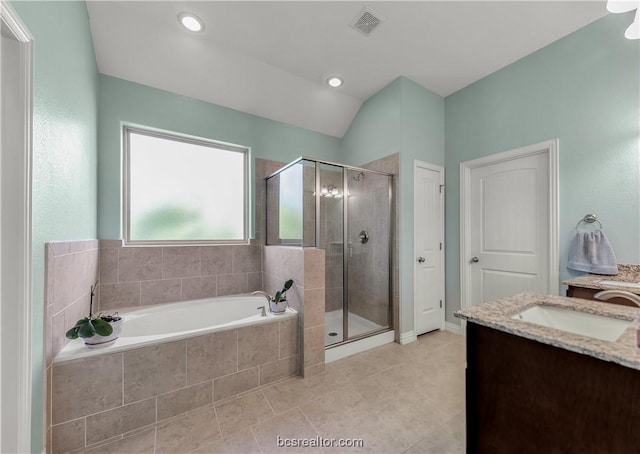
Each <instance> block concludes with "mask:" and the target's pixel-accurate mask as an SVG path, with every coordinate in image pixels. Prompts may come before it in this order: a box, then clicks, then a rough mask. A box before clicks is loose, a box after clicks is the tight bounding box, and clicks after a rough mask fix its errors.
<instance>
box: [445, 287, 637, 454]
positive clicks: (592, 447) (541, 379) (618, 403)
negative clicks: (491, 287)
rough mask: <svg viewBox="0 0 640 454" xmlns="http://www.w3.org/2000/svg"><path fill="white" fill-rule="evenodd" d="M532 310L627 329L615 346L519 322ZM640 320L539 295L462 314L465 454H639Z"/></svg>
mask: <svg viewBox="0 0 640 454" xmlns="http://www.w3.org/2000/svg"><path fill="white" fill-rule="evenodd" d="M596 291H597V290H596ZM534 306H551V307H556V308H559V309H566V310H573V311H577V312H586V313H588V314H593V315H599V316H603V317H609V318H615V319H619V320H625V321H628V323H629V325H628V326H627V327H626V328H625V330H624V331H623V332H622V334H620V335H619V336H618V337H617V338H616V340H613V341H609V340H601V339H602V338H597V336H596V337H588V336H586V335H577V334H572V332H571V331H568V330H560V329H555V328H551V327H550V326H548V325H547V326H545V325H539V324H536V323H532V322H526V321H522V319H521V318H519V317H517V316H516V315H517V314H521V313H523V311H525V310H527V309H529V308H532V307H534ZM637 315H638V308H635V309H633V308H631V307H625V306H622V305H617V304H602V302H598V303H596V302H592V301H588V300H584V299H576V298H566V297H560V296H552V295H543V294H539V293H522V294H518V295H514V296H512V297H506V298H501V299H499V300H496V301H492V302H487V303H483V304H479V305H476V306H472V307H468V308H465V309H462V310H460V311H458V312H456V317H459V318H462V319H464V320H466V322H467V324H466V335H467V338H466V339H467V369H466V431H467V432H466V435H467V438H466V440H467V452H468V453H490V454H501V453H505V454H511V453H518V454H523V453H532V454H533V453H535V454H538V453H606V454H610V453H611V454H612V453H624V454H626V453H631V452H640V429H639V427H640V426H639V421H640V349H638V347H637V346H636V329H637V322H635V321H634V320H635V318H636V317H637Z"/></svg>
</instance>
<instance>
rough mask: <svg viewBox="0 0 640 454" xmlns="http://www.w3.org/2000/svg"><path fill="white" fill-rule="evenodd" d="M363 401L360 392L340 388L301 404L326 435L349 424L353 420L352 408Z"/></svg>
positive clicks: (316, 425)
mask: <svg viewBox="0 0 640 454" xmlns="http://www.w3.org/2000/svg"><path fill="white" fill-rule="evenodd" d="M361 401H362V396H361V395H360V394H358V393H354V392H351V391H348V390H341V389H339V390H337V391H335V392H333V393H329V394H326V395H324V396H321V397H319V398H317V399H314V400H312V401H309V402H306V403H304V404H302V405H300V409H301V410H302V412H303V413H304V414H305V416H306V417H307V419H308V420H309V421H310V422H311V424H312V425H313V426H314V427H315V428H316V429H317V430H318V431H319V432H320V433H321V434H323V435H324V434H327V433H331V432H337V431H339V430H340V429H342V428H344V427H345V426H349V425H350V424H351V423H352V421H353V414H352V410H353V409H354V408H355V407H356V405H357V404H359V403H360V402H361Z"/></svg>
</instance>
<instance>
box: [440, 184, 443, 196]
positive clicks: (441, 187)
mask: <svg viewBox="0 0 640 454" xmlns="http://www.w3.org/2000/svg"><path fill="white" fill-rule="evenodd" d="M443 189H444V185H443V184H441V185H440V194H442V190H443Z"/></svg>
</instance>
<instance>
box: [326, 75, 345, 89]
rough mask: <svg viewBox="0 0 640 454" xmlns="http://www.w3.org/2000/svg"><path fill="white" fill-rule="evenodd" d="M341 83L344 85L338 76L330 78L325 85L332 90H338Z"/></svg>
mask: <svg viewBox="0 0 640 454" xmlns="http://www.w3.org/2000/svg"><path fill="white" fill-rule="evenodd" d="M343 83H344V80H342V78H341V77H338V76H331V77H329V78H328V79H327V85H328V86H330V87H332V88H338V87H339V86H341V85H342V84H343Z"/></svg>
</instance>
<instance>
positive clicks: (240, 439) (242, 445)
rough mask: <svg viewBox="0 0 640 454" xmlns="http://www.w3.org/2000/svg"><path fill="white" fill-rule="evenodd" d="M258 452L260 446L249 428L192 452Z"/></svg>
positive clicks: (215, 453) (230, 453) (208, 453)
mask: <svg viewBox="0 0 640 454" xmlns="http://www.w3.org/2000/svg"><path fill="white" fill-rule="evenodd" d="M254 453H255V454H260V453H261V451H260V447H259V446H258V443H257V442H256V439H255V437H254V436H253V432H251V429H250V428H247V429H242V430H239V431H238V432H235V433H233V434H231V435H230V436H229V437H227V438H221V439H220V440H217V441H214V442H213V443H211V444H208V445H207V446H204V447H203V448H200V449H197V450H195V451H193V454H254Z"/></svg>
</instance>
